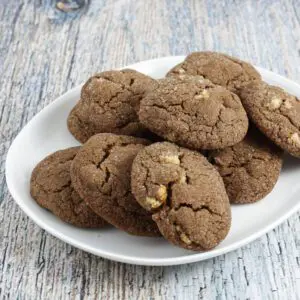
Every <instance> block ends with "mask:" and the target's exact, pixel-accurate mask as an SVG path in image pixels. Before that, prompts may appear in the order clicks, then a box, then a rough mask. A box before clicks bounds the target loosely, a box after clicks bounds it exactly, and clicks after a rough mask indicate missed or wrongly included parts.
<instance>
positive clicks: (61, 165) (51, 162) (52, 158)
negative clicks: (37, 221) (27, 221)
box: [30, 147, 106, 228]
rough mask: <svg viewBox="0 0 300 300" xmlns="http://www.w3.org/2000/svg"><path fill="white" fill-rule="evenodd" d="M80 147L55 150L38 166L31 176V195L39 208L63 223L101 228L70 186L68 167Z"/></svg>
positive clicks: (100, 223)
mask: <svg viewBox="0 0 300 300" xmlns="http://www.w3.org/2000/svg"><path fill="white" fill-rule="evenodd" d="M79 148H80V147H73V148H68V149H65V150H60V151H57V152H55V153H53V154H51V155H49V156H47V157H46V158H45V159H43V160H42V161H41V162H40V163H38V164H37V166H36V167H35V168H34V170H33V172H32V175H31V181H30V193H31V196H32V197H33V199H34V200H35V201H36V202H37V203H38V204H39V205H40V206H42V207H44V208H46V209H48V210H49V211H51V212H52V213H53V214H54V215H56V216H57V217H58V218H60V219H61V220H62V221H64V222H67V223H70V224H72V225H75V226H78V227H86V228H100V227H103V226H104V225H105V224H106V222H105V221H104V220H103V219H102V218H100V217H99V216H98V215H97V214H96V213H94V212H93V211H92V210H91V209H90V208H89V207H88V206H87V205H86V203H85V202H84V201H83V200H82V198H80V196H79V195H78V193H77V192H76V191H75V190H74V188H73V186H72V183H71V177H70V166H71V163H72V161H73V159H74V157H75V155H76V154H77V152H78V150H79Z"/></svg>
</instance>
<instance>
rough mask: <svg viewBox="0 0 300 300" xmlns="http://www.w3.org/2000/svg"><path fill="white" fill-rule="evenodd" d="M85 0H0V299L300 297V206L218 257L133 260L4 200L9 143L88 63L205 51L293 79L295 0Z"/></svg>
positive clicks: (86, 72)
mask: <svg viewBox="0 0 300 300" xmlns="http://www.w3.org/2000/svg"><path fill="white" fill-rule="evenodd" d="M78 2H80V1H78ZM81 2H84V1H81ZM86 2H89V3H87V4H86V5H85V6H84V7H83V8H81V9H79V10H77V11H75V12H67V13H66V12H62V11H60V10H58V9H57V8H56V7H55V1H50V0H48V1H46V0H39V1H38V0H31V1H30V0H24V1H22V0H15V1H10V0H1V1H0V91H1V93H0V299H3V300H4V299H55V300H56V299H180V300H181V299H251V300H252V299H280V300H282V299H289V300H291V299H300V298H299V297H300V296H299V295H300V257H299V256H300V225H299V217H300V214H299V213H298V214H296V215H293V216H292V217H291V218H289V219H288V220H287V221H286V222H284V223H283V224H282V225H280V226H279V227H277V228H276V229H274V230H272V231H271V232H269V233H268V234H266V235H264V236H263V237H261V238H260V239H259V240H256V241H255V242H252V243H251V244H249V245H247V246H245V247H242V248H241V249H238V250H236V251H234V252H231V253H228V254H226V255H222V256H220V257H216V258H214V259H210V260H207V261H204V262H199V263H194V264H188V265H182V266H175V267H142V266H134V265H126V264H121V263H116V262H113V261H109V260H105V259H102V258H99V257H96V256H94V255H91V254H88V253H85V252H83V251H81V250H78V249H76V248H74V247H72V246H70V245H67V244H65V243H64V242H62V241H60V240H58V239H57V238H55V237H53V236H51V235H50V234H48V233H47V232H45V231H44V230H42V229H41V228H39V227H38V226H37V225H35V224H34V223H33V222H32V221H31V220H30V219H29V218H28V217H27V216H26V215H25V214H24V213H23V212H22V211H21V209H20V208H19V207H18V206H17V205H16V203H15V202H14V201H13V199H12V198H11V196H10V194H9V192H8V190H7V187H6V183H5V157H6V153H7V150H8V148H9V146H10V144H11V141H12V140H13V138H14V137H15V136H16V135H17V134H18V132H19V131H20V130H21V128H22V127H23V126H24V125H25V124H26V123H27V122H28V121H29V120H30V119H31V118H32V117H33V116H34V115H35V114H36V113H37V112H39V111H40V110H41V109H42V108H43V107H45V106H46V105H47V104H48V103H50V102H51V101H53V100H54V99H55V98H56V97H58V96H59V95H61V94H63V93H64V92H66V91H67V90H69V89H70V88H72V87H74V86H76V85H77V84H79V83H81V82H83V81H84V80H86V79H87V78H88V77H89V76H90V75H91V74H93V73H95V72H97V71H101V70H106V69H111V68H115V67H121V66H124V65H126V64H130V63H134V62H138V61H141V60H146V59H150V58H156V57H161V56H168V55H180V54H186V53H189V52H191V51H195V50H204V49H209V50H217V51H223V52H227V53H229V54H232V55H236V56H239V57H241V58H243V59H246V60H249V61H251V62H252V63H254V64H256V65H258V66H262V67H265V68H267V69H270V70H273V71H275V72H277V73H279V74H282V75H284V76H287V77H289V78H291V79H293V80H295V81H298V82H300V3H299V1H298V0H281V1H280V0H273V1H272V0H261V1H251V0H244V1H243V0H228V1H226V0H223V1H219V0H206V1H204V0H194V1H192V0H181V1H179V0H178V1H176V0H117V1H114V0H91V1H86ZM282 201H284V199H282ZM261 217H262V218H263V217H265V216H261ZM253 222H255V220H253Z"/></svg>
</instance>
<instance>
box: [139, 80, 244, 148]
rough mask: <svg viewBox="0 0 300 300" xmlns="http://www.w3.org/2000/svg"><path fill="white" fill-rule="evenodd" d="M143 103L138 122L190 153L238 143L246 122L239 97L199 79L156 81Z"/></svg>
mask: <svg viewBox="0 0 300 300" xmlns="http://www.w3.org/2000/svg"><path fill="white" fill-rule="evenodd" d="M158 83H159V86H158V87H157V88H156V89H154V90H153V91H151V92H149V93H147V95H146V96H145V97H144V98H143V99H142V101H141V104H140V110H139V118H140V121H141V123H142V124H144V125H145V126H146V127H148V128H149V129H150V130H151V131H153V132H154V133H156V134H157V135H159V136H161V137H163V138H165V139H167V140H169V141H171V142H175V143H177V144H179V145H181V146H184V147H187V148H191V149H198V150H199V149H219V148H225V147H227V146H231V145H234V144H236V143H238V142H239V141H241V140H242V139H243V138H244V136H245V135H246V133H247V129H248V118H247V115H246V112H245V110H244V108H243V106H242V104H241V101H240V99H239V97H238V96H237V95H235V94H233V93H231V92H230V91H228V90H226V89H225V88H224V87H221V86H216V85H214V84H212V83H211V82H210V81H208V80H205V79H203V77H201V76H199V77H197V76H180V77H178V78H177V77H176V78H175V77H173V78H172V77H171V78H165V79H161V80H159V81H158Z"/></svg>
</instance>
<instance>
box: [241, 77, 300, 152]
mask: <svg viewBox="0 0 300 300" xmlns="http://www.w3.org/2000/svg"><path fill="white" fill-rule="evenodd" d="M241 100H242V102H243V105H244V107H245V109H246V111H247V113H248V115H249V118H250V119H252V121H253V123H255V125H256V126H257V127H258V128H259V129H260V130H261V131H262V132H263V133H264V134H265V135H266V136H267V137H268V138H269V139H270V140H272V141H273V142H274V143H275V144H277V145H278V146H279V147H281V148H282V149H283V150H286V151H287V152H288V153H290V154H291V155H293V156H295V157H300V101H299V100H298V99H297V98H296V97H295V96H292V95H290V94H288V93H287V92H285V91H284V90H283V89H281V88H279V87H276V86H272V85H268V84H267V83H264V82H261V83H252V84H250V85H248V86H247V87H246V88H244V89H243V90H242V91H241Z"/></svg>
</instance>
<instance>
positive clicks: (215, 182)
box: [131, 142, 231, 250]
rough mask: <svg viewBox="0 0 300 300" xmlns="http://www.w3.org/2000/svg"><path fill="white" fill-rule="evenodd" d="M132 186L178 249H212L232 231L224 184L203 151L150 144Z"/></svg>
mask: <svg viewBox="0 0 300 300" xmlns="http://www.w3.org/2000/svg"><path fill="white" fill-rule="evenodd" d="M131 187H132V192H133V194H134V196H135V197H136V199H137V201H138V202H139V203H140V204H141V205H142V206H143V207H144V208H145V209H147V210H148V211H151V212H152V213H153V216H152V218H153V220H154V221H155V222H156V223H157V225H158V228H159V230H160V232H161V233H162V235H163V236H164V237H165V238H166V239H167V240H169V241H170V242H172V243H173V244H175V245H178V246H180V247H183V248H187V249H191V250H208V249H211V248H213V247H215V246H216V245H218V244H219V243H220V242H221V241H222V240H223V239H224V238H225V236H226V235H227V233H228V231H229V228H230V224H231V210H230V204H229V200H228V196H227V194H226V191H225V187H224V183H223V181H222V178H221V176H220V175H219V173H218V172H217V170H216V169H215V168H214V167H213V166H212V165H211V164H210V163H209V162H208V161H207V159H206V158H205V157H204V156H203V155H201V154H200V153H197V152H194V151H191V150H188V149H185V148H181V147H178V146H176V145H175V144H171V143H168V142H163V143H155V144H152V145H150V146H147V147H145V148H144V149H143V150H141V151H140V152H139V153H138V155H137V156H136V158H135V159H134V162H133V165H132V172H131Z"/></svg>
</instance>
